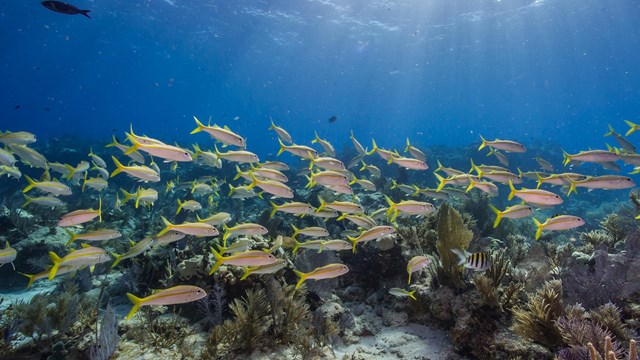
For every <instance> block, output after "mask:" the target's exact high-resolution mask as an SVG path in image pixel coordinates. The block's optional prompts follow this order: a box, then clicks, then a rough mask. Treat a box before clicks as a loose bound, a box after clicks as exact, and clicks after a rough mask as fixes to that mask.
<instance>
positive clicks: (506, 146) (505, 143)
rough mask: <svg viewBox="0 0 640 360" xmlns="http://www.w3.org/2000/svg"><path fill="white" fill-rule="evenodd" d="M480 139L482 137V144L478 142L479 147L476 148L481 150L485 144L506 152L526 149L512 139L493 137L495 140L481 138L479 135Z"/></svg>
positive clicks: (521, 151)
mask: <svg viewBox="0 0 640 360" xmlns="http://www.w3.org/2000/svg"><path fill="white" fill-rule="evenodd" d="M480 139H482V144H480V147H479V148H478V150H482V149H483V148H484V147H485V146H488V147H491V148H494V149H498V150H504V151H508V152H515V153H523V152H526V151H527V149H526V148H525V147H524V145H522V144H520V143H519V142H515V141H512V140H500V139H495V140H491V141H489V140H486V139H485V138H483V137H482V135H480Z"/></svg>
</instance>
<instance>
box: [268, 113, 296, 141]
mask: <svg viewBox="0 0 640 360" xmlns="http://www.w3.org/2000/svg"><path fill="white" fill-rule="evenodd" d="M268 130H274V131H275V132H276V134H277V135H278V138H280V140H282V141H284V142H287V143H289V144H291V143H293V141H292V140H291V135H289V133H288V132H287V130H285V129H283V128H281V127H280V126H278V125H276V124H274V123H273V119H271V126H270V127H269V129H268Z"/></svg>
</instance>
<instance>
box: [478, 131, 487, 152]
mask: <svg viewBox="0 0 640 360" xmlns="http://www.w3.org/2000/svg"><path fill="white" fill-rule="evenodd" d="M480 139H481V140H482V144H480V147H479V148H478V150H482V149H484V147H485V146H487V140H486V139H485V138H483V137H482V135H480Z"/></svg>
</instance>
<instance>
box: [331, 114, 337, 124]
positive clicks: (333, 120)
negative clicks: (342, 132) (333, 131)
mask: <svg viewBox="0 0 640 360" xmlns="http://www.w3.org/2000/svg"><path fill="white" fill-rule="evenodd" d="M336 120H338V118H337V117H336V116H335V115H334V116H332V117H330V118H329V122H330V123H331V124H333V123H334V122H336Z"/></svg>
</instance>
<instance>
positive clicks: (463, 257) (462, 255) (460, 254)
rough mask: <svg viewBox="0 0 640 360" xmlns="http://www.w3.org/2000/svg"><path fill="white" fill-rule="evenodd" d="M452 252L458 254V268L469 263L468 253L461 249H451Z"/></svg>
mask: <svg viewBox="0 0 640 360" xmlns="http://www.w3.org/2000/svg"><path fill="white" fill-rule="evenodd" d="M451 252H452V253H454V254H456V256H457V257H458V266H462V265H464V263H465V262H466V261H467V256H468V254H467V252H466V251H464V250H461V249H451Z"/></svg>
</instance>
